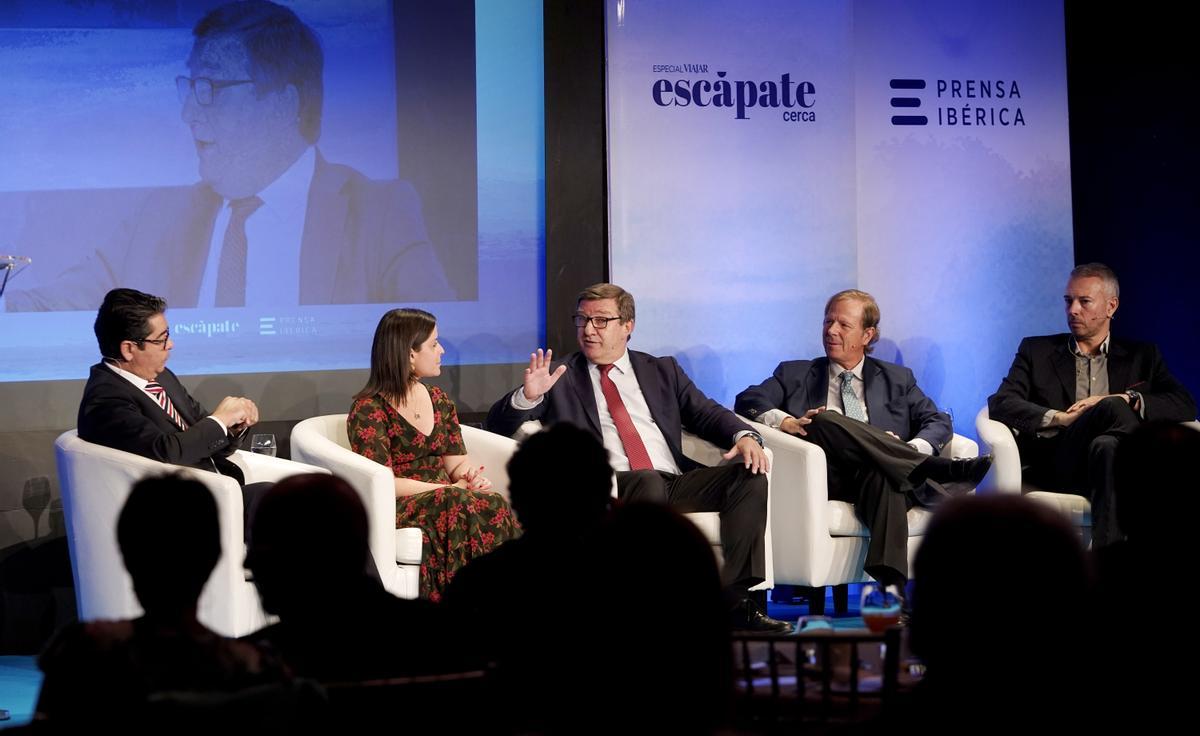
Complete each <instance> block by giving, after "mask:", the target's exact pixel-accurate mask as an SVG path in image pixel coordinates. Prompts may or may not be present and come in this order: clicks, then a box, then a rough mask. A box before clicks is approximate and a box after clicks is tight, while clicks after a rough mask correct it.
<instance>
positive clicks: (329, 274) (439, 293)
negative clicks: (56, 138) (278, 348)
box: [7, 154, 455, 312]
mask: <svg viewBox="0 0 1200 736" xmlns="http://www.w3.org/2000/svg"><path fill="white" fill-rule="evenodd" d="M223 202H224V200H223V199H222V198H221V196H220V195H218V194H217V193H216V192H214V191H213V190H212V188H211V187H209V186H208V185H207V184H203V183H200V184H195V185H192V186H189V187H162V188H160V189H156V190H153V191H152V192H151V194H150V195H149V196H148V197H147V198H146V201H145V203H144V204H143V206H142V207H141V208H140V210H139V211H138V213H137V214H136V215H135V216H133V217H132V218H130V219H129V220H127V221H126V222H125V223H123V225H122V226H121V227H120V228H119V229H118V231H117V232H116V233H115V234H114V235H113V236H112V237H111V239H110V240H109V242H108V243H107V244H106V245H105V246H104V247H102V248H99V249H97V250H95V251H93V252H92V254H91V255H90V256H89V257H88V258H86V259H85V260H84V261H83V262H81V263H79V264H76V265H75V266H73V267H71V268H69V269H68V270H66V271H65V272H63V274H62V275H61V276H60V277H58V278H57V279H55V280H54V281H53V282H52V283H49V284H46V285H44V286H41V287H38V288H35V289H30V290H26V291H20V290H10V291H9V293H8V295H7V309H8V311H10V312H18V311H56V310H68V309H75V310H81V309H95V308H96V306H97V305H98V304H100V302H102V301H103V300H104V295H105V294H106V293H108V291H109V290H110V289H113V288H116V287H118V286H123V287H129V288H134V289H139V290H142V291H146V292H148V293H151V294H157V295H159V296H162V297H163V298H165V299H166V300H167V303H168V304H170V305H171V306H172V307H195V306H196V303H197V302H198V301H199V296H200V282H201V280H202V279H203V277H204V268H205V265H206V264H207V262H208V251H209V247H210V243H211V241H212V234H213V226H214V224H215V222H216V218H217V213H218V211H219V210H220V208H221V205H222V203H223ZM299 297H300V304H366V303H377V302H385V303H390V302H404V301H429V300H438V299H453V298H454V297H455V294H454V291H453V290H452V289H451V288H450V286H449V284H448V283H447V282H446V277H445V274H444V273H443V271H442V266H441V263H440V262H439V261H438V259H437V256H436V255H435V253H434V250H433V247H432V246H431V245H430V243H429V237H428V235H426V233H425V223H424V221H423V220H422V219H421V203H420V199H419V198H418V197H417V193H416V192H415V191H414V190H413V188H412V186H411V185H410V184H409V183H408V182H406V181H398V180H393V181H373V180H371V179H368V178H366V177H365V176H363V175H362V174H361V173H359V172H357V171H355V170H354V169H352V168H350V167H348V166H342V165H339V164H331V163H328V162H326V161H325V159H324V158H323V157H321V156H320V155H319V154H318V155H317V163H316V168H315V170H314V172H313V179H312V183H311V184H310V186H309V193H308V210H307V214H306V215H305V220H304V235H303V237H302V240H301V245H300V295H299Z"/></svg>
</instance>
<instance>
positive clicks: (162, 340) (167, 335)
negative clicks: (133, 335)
mask: <svg viewBox="0 0 1200 736" xmlns="http://www.w3.org/2000/svg"><path fill="white" fill-rule="evenodd" d="M170 341H171V331H170V330H167V331H166V332H164V333H163V336H162V337H159V338H156V339H154V340H151V339H150V338H148V337H143V338H142V339H140V340H130V342H136V343H137V344H138V345H141V344H142V343H147V342H148V343H150V344H151V345H157V346H159V347H160V348H162V347H166V346H167V343H168V342H170Z"/></svg>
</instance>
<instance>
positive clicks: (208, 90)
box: [175, 76, 254, 105]
mask: <svg viewBox="0 0 1200 736" xmlns="http://www.w3.org/2000/svg"><path fill="white" fill-rule="evenodd" d="M253 83H254V80H253V79H209V78H208V77H196V78H195V79H192V78H191V77H184V76H178V77H175V90H176V91H177V92H178V93H179V101H180V102H187V98H188V95H190V94H192V93H195V95H196V102H197V103H198V104H201V105H211V104H212V102H213V95H215V94H216V91H217V90H222V89H225V88H226V87H236V86H238V85H239V84H253Z"/></svg>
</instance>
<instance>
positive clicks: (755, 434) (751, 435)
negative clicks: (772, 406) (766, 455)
mask: <svg viewBox="0 0 1200 736" xmlns="http://www.w3.org/2000/svg"><path fill="white" fill-rule="evenodd" d="M745 436H746V437H749V438H750V439H752V440H754V441H755V442H757V443H758V446H759V447H763V448H765V447H766V444H765V443H764V442H763V438H762V435H761V434H759V433H758V432H750V433H749V434H747V435H745Z"/></svg>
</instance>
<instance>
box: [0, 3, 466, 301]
mask: <svg viewBox="0 0 1200 736" xmlns="http://www.w3.org/2000/svg"><path fill="white" fill-rule="evenodd" d="M193 35H194V36H195V43H194V45H193V47H192V52H191V55H190V57H189V58H188V68H189V70H190V71H189V73H190V74H191V75H192V76H190V77H184V76H181V77H178V78H177V79H176V84H177V87H178V92H179V96H180V102H181V104H182V118H183V122H184V123H185V124H186V125H187V126H188V129H189V132H190V135H191V137H192V141H193V143H194V145H195V148H196V154H197V157H198V160H199V170H200V178H201V182H200V183H198V184H196V185H194V186H190V187H164V188H161V189H156V190H153V191H152V192H151V193H150V194H149V196H147V198H146V200H145V202H144V203H143V204H142V205H141V206H140V207H139V208H138V210H137V212H136V213H135V214H134V215H133V216H132V217H131V218H130V219H129V220H128V221H126V222H125V223H124V224H123V226H122V227H121V228H120V229H119V230H118V231H117V232H116V233H115V234H113V236H112V237H111V238H110V239H109V242H107V243H106V244H105V245H103V246H102V247H100V248H97V249H96V250H95V251H94V252H92V253H91V254H90V256H89V257H88V258H86V259H85V260H84V261H82V262H81V263H79V264H76V265H74V266H72V267H71V268H69V269H67V270H66V271H65V272H63V274H62V275H61V276H59V277H58V278H57V279H56V280H55V281H54V282H52V283H50V284H47V285H45V286H42V287H39V288H35V289H30V290H26V291H19V290H18V291H10V292H9V294H8V295H7V296H6V300H5V301H6V303H5V308H6V309H7V310H9V311H45V310H65V309H90V308H91V307H92V305H94V304H95V303H96V302H97V301H98V300H99V299H100V297H101V296H102V295H103V294H104V293H105V292H106V291H107V290H108V289H110V288H114V287H117V286H126V287H133V288H139V289H154V290H155V291H156V292H157V293H161V294H163V295H164V297H165V298H166V299H167V300H168V301H169V302H170V303H171V305H172V306H174V307H177V308H179V307H214V306H215V307H240V306H254V305H261V306H272V307H278V306H289V305H291V306H295V305H298V304H355V303H377V302H399V301H428V300H441V299H453V298H454V296H455V294H454V291H453V289H451V287H450V285H449V284H448V283H447V281H446V277H445V274H444V273H443V270H442V266H441V263H440V262H439V261H438V258H437V255H436V254H435V252H434V250H433V247H432V245H431V244H430V243H429V238H428V235H427V234H426V232H425V225H424V221H423V219H422V217H421V204H420V200H419V199H418V197H417V194H416V192H415V191H414V190H413V188H412V186H411V185H409V184H408V183H407V182H404V181H372V180H370V179H367V178H366V177H365V176H363V175H362V174H361V173H359V172H358V171H355V170H354V169H351V168H349V167H347V166H342V165H337V164H330V163H328V162H326V161H325V160H324V158H323V157H322V156H321V154H320V151H319V150H318V149H317V148H316V143H317V140H318V138H319V136H320V132H321V112H322V111H321V106H322V101H323V96H324V87H323V67H324V56H323V54H322V51H321V47H320V43H319V41H318V40H317V37H316V35H315V34H314V33H313V31H312V29H310V28H309V27H308V26H307V25H305V24H304V23H303V22H302V21H301V20H300V19H299V18H298V17H297V16H296V14H295V13H293V12H292V11H291V10H289V9H287V8H284V7H282V6H279V5H276V4H275V3H271V2H267V1H266V0H249V1H248V2H234V3H228V4H226V5H222V6H220V7H218V8H216V9H214V10H212V11H211V12H209V13H208V14H207V15H205V16H204V18H202V19H201V20H200V21H199V22H198V23H197V24H196V26H195V28H194V29H193Z"/></svg>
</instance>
